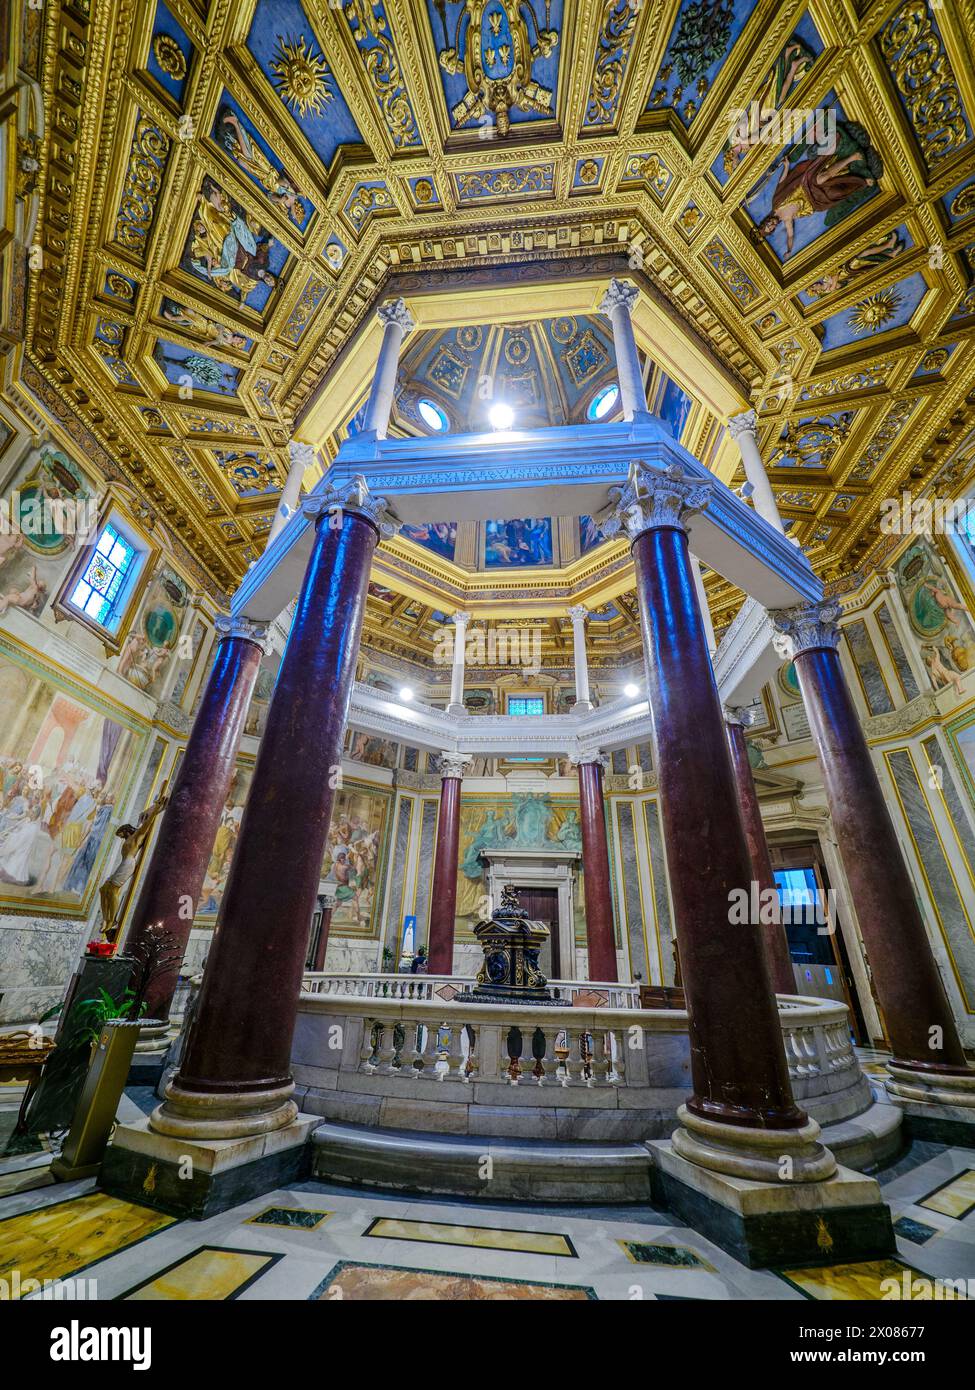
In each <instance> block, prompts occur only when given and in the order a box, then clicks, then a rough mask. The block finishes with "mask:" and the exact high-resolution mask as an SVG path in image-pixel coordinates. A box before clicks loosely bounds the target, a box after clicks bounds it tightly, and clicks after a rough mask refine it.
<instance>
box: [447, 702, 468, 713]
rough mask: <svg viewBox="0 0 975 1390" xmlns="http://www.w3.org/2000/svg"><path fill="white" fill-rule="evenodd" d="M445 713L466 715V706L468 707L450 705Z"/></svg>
mask: <svg viewBox="0 0 975 1390" xmlns="http://www.w3.org/2000/svg"><path fill="white" fill-rule="evenodd" d="M444 713H445V714H466V713H467V706H466V705H454V704H450V705H448V706H447V708H446V710H445V711H444Z"/></svg>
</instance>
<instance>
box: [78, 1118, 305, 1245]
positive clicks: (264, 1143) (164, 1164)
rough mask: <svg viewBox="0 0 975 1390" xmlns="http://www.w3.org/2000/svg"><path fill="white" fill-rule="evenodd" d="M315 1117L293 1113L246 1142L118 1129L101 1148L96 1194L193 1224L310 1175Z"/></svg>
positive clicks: (140, 1127)
mask: <svg viewBox="0 0 975 1390" xmlns="http://www.w3.org/2000/svg"><path fill="white" fill-rule="evenodd" d="M319 1124H321V1117H320V1116H319V1115H299V1114H297V1113H296V1115H295V1118H294V1120H293V1121H292V1122H291V1123H290V1124H288V1125H286V1126H284V1127H283V1128H281V1129H278V1130H275V1131H274V1132H273V1133H270V1134H257V1135H252V1136H251V1137H250V1138H247V1139H194V1140H187V1139H185V1138H173V1137H170V1136H169V1135H166V1134H159V1133H157V1132H156V1131H154V1130H152V1129H150V1127H149V1121H148V1120H139V1121H137V1122H136V1123H135V1124H131V1125H129V1124H126V1125H119V1126H118V1127H117V1128H116V1130H115V1134H114V1135H113V1137H112V1142H111V1144H109V1146H108V1148H107V1149H106V1150H105V1157H104V1159H103V1161H102V1166H101V1172H100V1175H99V1178H98V1186H99V1188H100V1190H101V1191H102V1192H108V1193H109V1194H110V1195H111V1196H113V1197H121V1198H124V1199H125V1200H126V1201H130V1202H137V1203H138V1204H140V1205H141V1206H146V1207H153V1208H155V1209H156V1210H157V1211H165V1212H168V1213H170V1215H172V1216H180V1217H193V1218H195V1219H196V1220H198V1221H202V1220H204V1219H205V1218H206V1217H208V1216H215V1215H216V1214H217V1213H218V1212H221V1211H226V1210H227V1209H228V1208H229V1207H233V1206H236V1205H237V1204H238V1203H239V1202H246V1201H248V1200H249V1199H250V1198H251V1197H260V1196H262V1195H263V1194H264V1193H265V1192H273V1191H275V1190H276V1189H277V1188H279V1187H284V1186H286V1185H287V1184H288V1183H293V1182H302V1181H304V1180H305V1179H306V1178H308V1177H310V1176H311V1147H310V1144H309V1139H310V1137H311V1133H312V1131H313V1130H314V1129H315V1127H316V1126H317V1125H319Z"/></svg>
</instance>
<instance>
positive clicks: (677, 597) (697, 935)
mask: <svg viewBox="0 0 975 1390" xmlns="http://www.w3.org/2000/svg"><path fill="white" fill-rule="evenodd" d="M611 496H612V497H613V498H614V501H615V504H616V505H615V509H614V511H613V512H612V513H611V514H610V516H609V517H608V518H603V519H601V524H602V527H603V533H604V534H606V533H607V526H608V527H609V534H614V533H616V532H618V531H620V530H625V531H626V533H627V534H628V535H629V537H630V539H631V541H632V543H633V561H634V565H635V567H636V580H637V597H638V601H639V606H640V617H641V625H642V629H643V649H644V662H645V666H646V674H647V696H648V699H649V702H650V709H651V713H652V719H653V732H654V765H655V766H656V768H657V775H658V778H659V785H660V802H661V813H662V823H663V831H664V842H665V847H666V854H667V869H668V874H669V877H670V887H671V893H672V897H673V903H674V912H675V915H676V922H677V936H678V939H679V941H680V954H681V965H682V968H683V981H684V990H685V994H686V998H687V1006H688V1012H689V1015H690V1020H689V1030H690V1042H691V1074H692V1079H693V1085H694V1092H693V1095H692V1096H691V1097H690V1098H689V1100H688V1101H687V1104H686V1105H684V1106H681V1108H680V1111H679V1117H680V1120H681V1128H679V1129H678V1130H677V1131H676V1132H675V1133H674V1136H673V1147H674V1150H675V1151H676V1152H677V1153H678V1154H679V1155H681V1156H682V1157H683V1158H685V1159H688V1160H689V1161H690V1162H692V1163H696V1164H698V1165H699V1166H701V1167H704V1168H712V1169H715V1170H716V1171H718V1172H723V1173H729V1174H735V1175H737V1176H742V1177H754V1178H756V1179H758V1178H764V1179H771V1180H772V1181H773V1182H774V1181H781V1180H782V1177H783V1174H782V1171H781V1160H782V1156H783V1154H787V1155H789V1159H790V1163H789V1165H788V1169H787V1171H788V1173H789V1175H790V1177H791V1180H792V1181H816V1180H819V1179H822V1178H826V1177H829V1176H830V1175H831V1174H832V1173H833V1172H834V1171H835V1168H836V1162H835V1159H834V1158H833V1156H832V1154H830V1153H829V1151H828V1150H827V1149H824V1148H823V1147H822V1145H820V1144H818V1143H817V1142H816V1140H817V1137H818V1135H819V1126H818V1125H817V1124H816V1123H815V1121H812V1120H809V1119H808V1118H807V1116H806V1115H805V1114H804V1113H803V1112H802V1111H801V1110H800V1109H799V1108H798V1107H797V1106H796V1104H795V1101H794V1099H793V1096H792V1088H791V1085H790V1081H789V1072H788V1068H787V1065H786V1059H785V1049H784V1044H783V1040H782V1029H781V1026H780V1023H779V1017H778V1011H777V1009H776V1004H775V998H774V996H773V993H772V988H771V983H770V980H769V973H768V965H767V962H766V958H765V951H764V946H763V942H762V938H761V931H760V927H759V924H758V923H755V922H753V921H752V920H751V919H750V916H749V914H744V916H745V920H744V921H740V920H739V914H734V913H733V912H732V907H733V905H734V904H735V903H736V902H739V903H740V902H741V900H742V896H743V895H747V894H748V889H749V884H750V881H751V878H752V866H751V859H750V857H749V854H748V845H747V843H746V840H745V835H744V831H743V829H742V824H741V816H740V813H739V810H738V796H737V789H736V786H735V775H734V770H733V768H732V765H731V756H730V753H729V751H728V745H727V742H726V738H725V731H724V720H723V717H722V713H721V705H720V702H719V699H718V691H717V686H716V684H715V679H714V673H713V671H712V668H711V660H710V656H709V653H708V645H707V640H706V637H705V630H704V624H703V621H702V618H701V611H700V608H699V605H698V601H697V594H696V592H695V586H694V576H693V573H692V570H691V560H690V552H689V549H688V538H687V532H686V530H685V522H686V520H687V519H688V517H689V516H691V515H692V514H693V513H694V512H697V511H701V510H703V509H704V508H706V507H707V506H708V505H709V503H710V500H711V496H712V486H711V484H710V483H707V482H701V481H698V480H697V479H695V478H692V477H689V476H687V475H685V474H684V472H683V470H682V469H681V468H680V466H679V465H677V464H674V465H672V466H671V467H670V468H668V469H667V470H666V471H663V470H657V469H651V468H649V467H647V465H646V464H644V463H642V462H640V461H635V462H634V463H633V464H632V465H631V468H630V473H629V477H628V479H627V482H626V484H625V486H623V487H622V488H616V489H613V490H612V492H611ZM759 1131H774V1136H770V1137H769V1138H768V1139H767V1140H765V1142H762V1136H761V1135H760V1134H759Z"/></svg>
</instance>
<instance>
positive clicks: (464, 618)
mask: <svg viewBox="0 0 975 1390" xmlns="http://www.w3.org/2000/svg"><path fill="white" fill-rule="evenodd" d="M451 622H452V623H453V624H454V644H453V660H452V662H451V667H450V704H449V705H448V706H447V713H448V714H463V713H464V673H465V669H466V663H467V624H468V623H469V622H470V614H469V613H455V614H454V616H453V617H452V618H451Z"/></svg>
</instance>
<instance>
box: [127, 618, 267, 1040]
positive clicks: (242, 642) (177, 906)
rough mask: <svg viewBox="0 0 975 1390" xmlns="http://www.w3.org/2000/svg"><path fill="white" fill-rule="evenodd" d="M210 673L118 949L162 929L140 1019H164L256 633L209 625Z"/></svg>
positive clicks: (231, 752) (229, 760) (228, 778)
mask: <svg viewBox="0 0 975 1390" xmlns="http://www.w3.org/2000/svg"><path fill="white" fill-rule="evenodd" d="M217 634H218V636H217V643H216V649H215V653H214V658H213V664H212V666H211V668H210V676H209V679H208V680H207V684H206V687H205V689H204V691H203V695H202V697H201V700H200V705H199V709H198V710H197V713H196V718H195V719H194V721H193V728H192V729H191V731H190V736H189V740H188V742H187V745H186V749H185V751H184V753H183V757H182V760H181V762H180V765H179V771H178V772H177V774H176V777H175V780H174V782H173V785H172V787H171V789H170V791H169V799H168V801H167V803H166V807H165V810H164V811H163V814H162V818H161V820H160V823H159V831H158V833H157V835H156V841H155V845H154V846H153V850H152V854H151V855H150V857H149V861H148V863H147V865H146V868H145V872H144V874H143V875H142V882H141V885H140V888H139V896H138V899H137V901H136V906H135V911H134V912H133V914H132V918H131V922H130V924H129V930H128V934H127V936H126V940H125V947H124V950H125V952H126V954H128V953H131V952H132V951H133V949H135V950H136V956H137V958H138V948H139V947H140V946H144V945H147V944H148V942H149V939H150V937H149V928H157V927H161V928H162V938H163V942H164V946H165V954H166V955H167V956H171V957H175V959H173V961H172V964H171V965H169V966H167V967H166V968H164V969H162V970H160V971H159V973H158V974H156V975H154V976H153V977H152V978H151V980H150V983H149V987H148V990H147V993H146V1002H147V1004H148V1010H147V1012H148V1016H149V1017H150V1018H158V1019H166V1018H168V1017H169V1009H170V1005H171V1004H172V1001H173V994H174V992H175V990H176V984H177V981H178V979H179V969H180V964H181V961H182V958H183V956H184V954H185V952H186V945H187V942H188V941H189V937H190V931H191V929H192V927H193V919H194V917H195V915H196V909H197V906H198V904H199V900H200V893H201V891H202V889H203V880H204V878H205V877H206V869H207V864H208V862H209V859H210V855H211V853H212V851H213V844H214V841H215V839H216V837H217V830H218V829H219V826H220V816H221V813H222V811H223V808H224V805H225V803H226V800H227V796H228V794H229V792H230V784H231V782H232V780H233V775H234V769H235V767H236V763H237V752H238V749H239V747H240V738H241V734H242V733H243V731H244V723H245V720H246V717H247V708H248V705H249V704H250V699H251V695H252V693H253V690H254V684H255V682H256V680H257V673H258V670H259V669H260V665H261V658H262V656H263V655H264V652H265V646H264V636H263V628H260V627H258V625H257V624H251V623H247V622H246V621H236V620H232V619H218V620H217Z"/></svg>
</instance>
